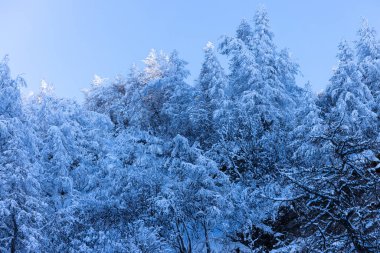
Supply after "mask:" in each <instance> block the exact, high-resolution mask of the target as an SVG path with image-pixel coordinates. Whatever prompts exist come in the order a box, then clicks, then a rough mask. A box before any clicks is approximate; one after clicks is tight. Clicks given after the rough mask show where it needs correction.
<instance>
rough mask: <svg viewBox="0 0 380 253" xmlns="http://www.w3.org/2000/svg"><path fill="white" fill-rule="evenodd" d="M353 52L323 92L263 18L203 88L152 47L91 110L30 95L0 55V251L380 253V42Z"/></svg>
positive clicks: (231, 46) (363, 36) (230, 39)
mask: <svg viewBox="0 0 380 253" xmlns="http://www.w3.org/2000/svg"><path fill="white" fill-rule="evenodd" d="M352 44H353V45H351V43H349V42H347V41H342V42H341V43H340V44H339V45H338V53H337V61H338V62H337V67H336V68H335V69H334V71H333V73H332V76H331V78H330V81H329V83H328V84H327V88H326V89H325V90H324V91H323V92H321V93H320V94H313V93H312V92H311V91H310V87H309V86H310V85H309V84H306V85H305V87H304V85H302V84H299V83H297V76H298V75H299V66H298V64H297V63H296V62H294V60H293V59H292V58H291V56H290V53H289V51H288V50H287V49H279V48H278V47H277V46H276V43H275V37H274V34H273V32H272V31H271V28H270V22H269V16H268V14H267V12H266V11H265V9H259V10H258V11H257V12H256V13H255V15H254V17H253V20H252V22H249V21H247V20H243V21H242V22H241V23H240V25H239V26H238V27H237V30H236V33H235V36H223V37H221V38H220V41H219V42H218V43H217V46H216V49H215V48H214V45H213V44H212V43H211V42H208V43H207V45H206V47H205V48H204V60H203V62H202V66H201V69H200V73H199V76H198V78H197V80H196V81H195V83H194V84H190V83H189V80H188V77H189V75H190V73H189V71H188V70H187V69H186V64H187V63H186V61H184V60H183V59H181V57H180V56H179V54H178V52H177V51H173V52H171V53H170V54H166V53H165V52H157V51H155V50H152V51H151V52H150V53H149V54H148V56H147V58H146V59H145V60H144V61H143V64H144V66H143V67H142V68H138V67H137V66H133V67H132V68H131V70H130V72H129V74H128V75H127V76H126V77H122V76H118V77H116V78H114V79H106V78H101V77H99V76H95V78H94V82H93V84H92V85H91V87H89V88H88V89H87V90H86V91H85V101H84V103H83V104H79V103H78V102H76V101H73V100H70V99H62V98H59V97H57V96H56V95H55V94H54V89H53V87H51V86H50V85H49V84H47V83H46V82H44V81H43V82H42V85H41V91H40V92H39V93H38V94H35V95H32V96H29V97H25V98H22V96H21V94H20V87H21V86H23V85H24V81H23V79H22V78H19V77H17V78H12V77H11V75H10V70H9V68H8V64H7V58H5V59H4V60H3V61H2V63H1V64H0V180H1V182H2V183H1V185H0V251H1V252H12V253H13V252H141V253H148V252H180V253H191V252H207V253H212V252H277V253H278V252H284V253H285V252H380V222H379V221H380V189H379V187H380V138H379V127H380V120H379V119H380V109H379V108H380V107H379V101H380V95H379V94H380V42H379V41H378V39H377V37H376V32H375V30H374V29H373V28H371V27H370V26H369V25H368V23H367V22H366V21H364V22H363V25H362V27H361V28H360V29H359V31H358V38H357V40H356V41H355V42H354V43H352ZM218 52H219V53H220V54H221V55H219V54H218ZM223 56H225V57H226V60H227V61H228V70H224V68H223V67H222V64H221V63H220V60H219V57H223Z"/></svg>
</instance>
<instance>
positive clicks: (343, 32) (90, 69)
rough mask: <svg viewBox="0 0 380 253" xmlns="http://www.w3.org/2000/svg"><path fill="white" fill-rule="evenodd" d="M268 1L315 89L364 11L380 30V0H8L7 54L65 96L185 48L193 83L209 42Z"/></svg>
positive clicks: (16, 68) (34, 82) (3, 4)
mask: <svg viewBox="0 0 380 253" xmlns="http://www.w3.org/2000/svg"><path fill="white" fill-rule="evenodd" d="M260 5H264V6H265V7H266V9H267V10H268V13H269V16H270V25H271V27H272V31H273V32H274V34H275V38H274V39H275V43H276V45H277V46H278V47H280V48H282V47H287V48H289V49H290V51H291V52H292V55H293V57H294V58H295V59H296V61H297V62H298V63H299V64H300V66H301V71H302V73H303V77H300V78H299V84H300V85H303V84H304V83H305V82H307V81H308V80H309V81H310V82H311V85H312V87H313V90H314V91H319V90H321V89H323V88H324V87H325V86H326V85H327V83H328V79H329V77H330V75H331V72H332V67H333V66H334V64H335V63H336V59H335V55H336V52H337V45H338V43H339V41H340V40H342V39H347V40H349V41H353V40H355V39H356V31H357V30H358V28H359V26H360V23H361V20H362V18H367V19H368V21H369V24H370V25H371V26H373V27H375V29H376V30H377V31H378V33H380V15H379V13H380V1H376V0H363V1H354V0H346V1H344V0H335V1H333V0H330V1H328V0H321V1H302V0H287V1H275V0H261V1H256V0H251V1H250V0H244V1H243V0H234V1H224V0H222V1H216V0H213V1H200V0H195V1H180V0H177V1H175V0H161V1H154V0H151V1H147V0H139V1H135V0H131V1H121V0H120V1H117V0H109V1H100V0H65V1H58V0H33V1H27V0H9V1H6V0H0V24H2V26H1V30H2V33H1V39H0V57H2V56H3V55H5V54H8V55H9V58H10V62H9V65H10V67H11V71H12V76H16V75H18V74H21V75H22V76H23V77H24V78H25V80H26V81H27V85H28V87H27V88H26V89H25V90H26V91H30V90H32V91H38V87H39V85H40V82H41V80H42V79H44V80H46V81H47V82H48V83H51V84H53V85H54V86H55V90H56V94H57V95H58V96H61V97H71V98H76V99H79V100H82V98H83V95H82V93H81V90H82V89H83V88H87V87H89V86H90V83H91V81H92V79H93V77H94V75H95V74H97V75H99V76H101V77H106V78H111V79H112V78H113V77H115V76H116V75H118V74H121V75H124V76H125V75H126V74H127V73H128V71H129V68H130V66H131V65H132V64H133V63H136V62H137V63H138V62H141V60H142V59H144V58H145V57H146V55H147V54H148V52H149V50H150V49H151V48H156V49H157V50H160V49H162V50H164V51H166V52H170V51H172V50H173V49H177V50H178V52H179V55H180V57H182V58H183V59H185V60H186V61H187V62H188V63H189V65H188V69H189V70H190V71H191V74H192V76H191V79H190V82H192V80H194V79H196V78H197V76H198V74H199V70H200V66H201V62H202V60H203V51H202V48H203V47H204V46H205V44H206V43H207V42H208V41H211V42H214V43H217V41H218V38H219V37H220V36H221V35H225V34H226V35H234V34H235V30H236V27H237V26H238V24H239V23H240V21H241V19H242V18H246V19H248V20H251V19H252V17H253V15H254V13H255V11H256V9H257V7H259V6H260ZM379 38H380V36H379ZM220 58H221V59H223V58H224V56H220ZM222 61H223V60H222Z"/></svg>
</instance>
